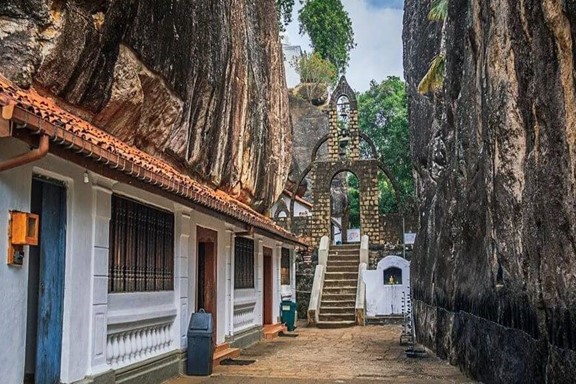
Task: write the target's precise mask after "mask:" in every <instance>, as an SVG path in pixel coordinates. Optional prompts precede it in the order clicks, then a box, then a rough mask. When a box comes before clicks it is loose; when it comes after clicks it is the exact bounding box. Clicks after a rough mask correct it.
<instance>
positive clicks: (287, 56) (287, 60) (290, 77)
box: [282, 44, 302, 88]
mask: <svg viewBox="0 0 576 384" xmlns="http://www.w3.org/2000/svg"><path fill="white" fill-rule="evenodd" d="M282 52H283V53H284V71H285V72H286V86H287V87H288V88H294V87H295V86H297V85H298V84H300V75H299V74H298V73H297V72H296V69H294V67H293V65H292V63H293V60H294V59H295V58H300V56H302V49H301V48H300V46H298V45H288V44H282Z"/></svg>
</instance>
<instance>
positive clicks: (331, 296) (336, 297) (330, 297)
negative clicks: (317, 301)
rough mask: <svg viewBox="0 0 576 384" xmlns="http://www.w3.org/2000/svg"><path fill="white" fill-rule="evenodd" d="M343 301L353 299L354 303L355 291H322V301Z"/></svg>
mask: <svg viewBox="0 0 576 384" xmlns="http://www.w3.org/2000/svg"><path fill="white" fill-rule="evenodd" d="M343 301H353V302H354V303H356V293H344V294H342V293H329V292H328V293H327V292H322V303H329V302H334V303H339V302H343Z"/></svg>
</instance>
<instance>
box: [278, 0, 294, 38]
mask: <svg viewBox="0 0 576 384" xmlns="http://www.w3.org/2000/svg"><path fill="white" fill-rule="evenodd" d="M293 9H294V0H276V10H277V12H278V25H280V32H284V31H286V26H287V25H288V24H290V22H292V10H293Z"/></svg>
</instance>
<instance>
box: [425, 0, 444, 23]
mask: <svg viewBox="0 0 576 384" xmlns="http://www.w3.org/2000/svg"><path fill="white" fill-rule="evenodd" d="M447 17H448V0H432V6H431V7H430V12H428V20H432V21H444V20H446V18H447Z"/></svg>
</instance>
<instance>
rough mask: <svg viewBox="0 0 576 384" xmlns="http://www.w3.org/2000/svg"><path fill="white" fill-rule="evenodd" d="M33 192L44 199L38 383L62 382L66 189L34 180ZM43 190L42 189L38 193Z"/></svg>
mask: <svg viewBox="0 0 576 384" xmlns="http://www.w3.org/2000/svg"><path fill="white" fill-rule="evenodd" d="M32 191H33V193H32V195H33V196H38V198H39V199H40V204H41V208H40V243H39V247H40V249H39V251H40V252H39V253H40V255H39V263H40V269H39V288H38V328H37V347H36V368H35V375H34V377H35V382H36V384H57V383H60V360H61V356H62V317H63V311H62V309H63V304H64V262H65V255H66V189H65V188H64V187H63V186H62V185H58V184H54V183H51V182H46V181H42V180H38V179H34V180H33V184H32ZM38 192H39V193H38Z"/></svg>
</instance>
